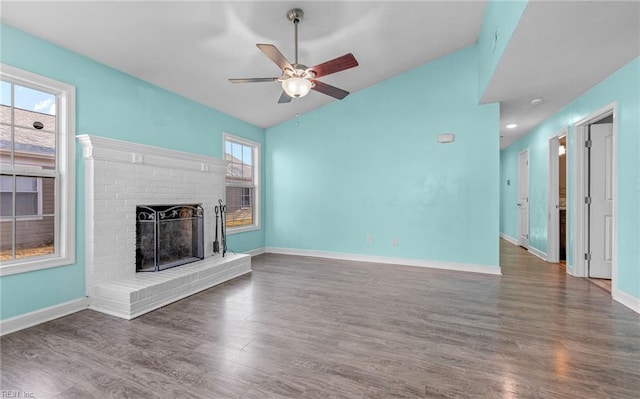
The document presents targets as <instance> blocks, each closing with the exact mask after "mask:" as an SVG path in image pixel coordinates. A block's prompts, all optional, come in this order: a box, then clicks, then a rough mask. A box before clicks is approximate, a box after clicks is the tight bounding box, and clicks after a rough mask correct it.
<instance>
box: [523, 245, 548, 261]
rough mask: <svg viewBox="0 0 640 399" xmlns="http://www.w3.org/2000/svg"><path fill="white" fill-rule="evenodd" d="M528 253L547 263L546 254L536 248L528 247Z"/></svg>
mask: <svg viewBox="0 0 640 399" xmlns="http://www.w3.org/2000/svg"><path fill="white" fill-rule="evenodd" d="M527 250H528V251H529V253H530V254H531V255H535V256H537V257H538V258H540V259H542V260H543V261H545V262H548V260H547V254H546V253H544V252H542V251H541V250H539V249H538V248H535V247H534V246H533V245H530V246H529V248H528V249H527Z"/></svg>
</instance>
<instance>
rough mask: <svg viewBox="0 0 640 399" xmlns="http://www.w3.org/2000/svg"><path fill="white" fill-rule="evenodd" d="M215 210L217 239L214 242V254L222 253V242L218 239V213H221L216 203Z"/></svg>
mask: <svg viewBox="0 0 640 399" xmlns="http://www.w3.org/2000/svg"><path fill="white" fill-rule="evenodd" d="M214 210H215V212H216V240H215V241H214V242H213V253H214V254H219V253H220V242H219V241H218V213H220V209H219V208H218V206H217V205H216V206H215V207H214Z"/></svg>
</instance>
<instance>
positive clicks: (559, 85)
mask: <svg viewBox="0 0 640 399" xmlns="http://www.w3.org/2000/svg"><path fill="white" fill-rule="evenodd" d="M485 5H486V2H485V1H484V0H482V1H466V2H463V1H407V2H405V1H403V2H392V1H386V2H383V1H373V2H365V1H331V2H322V1H301V0H298V1H283V2H273V1H259V2H239V1H216V2H203V1H190V2H185V1H160V2H159V1H138V2H112V1H104V2H95V1H93V2H73V1H71V2H60V1H45V2H13V1H5V0H3V1H2V3H1V19H2V21H3V22H5V23H7V24H9V25H12V26H15V27H16V28H19V29H21V30H23V31H26V32H28V33H31V34H33V35H35V36H38V37H41V38H44V39H46V40H48V41H51V42H53V43H56V44H58V45H60V46H62V47H65V48H67V49H70V50H72V51H75V52H77V53H80V54H83V55H86V56H88V57H90V58H93V59H95V60H97V61H99V62H101V63H103V64H106V65H109V66H111V67H113V68H116V69H119V70H121V71H124V72H126V73H129V74H131V75H134V76H136V77H138V78H140V79H143V80H145V81H148V82H151V83H154V84H156V85H158V86H161V87H164V88H166V89H168V90H171V91H173V92H176V93H179V94H181V95H183V96H185V97H187V98H190V99H192V100H195V101H198V102H200V103H203V104H206V105H208V106H211V107H213V108H216V109H218V110H220V111H223V112H225V113H227V114H230V115H233V116H235V117H237V118H239V119H242V120H245V121H247V122H249V123H252V124H254V125H256V126H260V127H270V126H273V125H276V124H278V123H281V122H283V121H285V120H288V119H291V118H293V117H295V115H296V114H302V113H304V112H307V111H309V110H312V109H314V108H317V107H320V106H322V105H324V104H327V103H329V102H332V101H338V100H335V99H333V98H331V97H328V96H325V95H323V94H320V93H317V92H313V91H312V92H311V93H310V94H309V95H308V96H306V97H304V98H302V99H299V100H295V101H292V102H291V103H289V104H277V100H278V98H279V96H280V93H281V88H280V87H279V85H278V84H276V83H252V84H231V83H229V82H228V81H227V79H228V78H232V77H233V78H241V77H275V76H278V75H279V69H278V68H277V67H276V66H275V64H273V63H272V62H271V61H270V60H269V59H268V58H267V57H266V56H264V54H262V53H261V52H260V51H259V50H258V49H257V48H256V46H255V44H256V43H270V44H274V45H276V46H277V47H278V48H279V49H280V51H281V52H282V53H283V54H284V55H285V56H286V57H287V58H289V60H290V61H293V25H292V24H291V22H289V21H288V20H287V18H286V12H287V11H288V10H289V9H291V8H295V7H299V8H302V9H303V10H304V12H305V16H304V20H303V21H302V22H301V24H300V25H299V41H300V49H299V52H300V54H299V58H300V62H301V63H303V64H306V65H308V66H313V65H316V64H319V63H321V62H324V61H327V60H329V59H333V58H335V57H338V56H340V55H343V54H345V53H348V52H352V53H353V54H354V55H355V57H356V58H357V59H358V61H359V63H360V65H359V66H358V67H357V68H354V69H351V70H347V71H344V72H339V73H337V74H335V75H330V76H327V77H324V78H322V79H321V80H322V81H324V82H326V83H329V84H332V85H335V86H338V87H340V88H343V89H345V90H348V91H350V92H352V93H353V92H356V91H358V90H361V89H363V88H366V87H368V86H371V85H373V84H376V83H378V82H380V81H382V80H384V79H387V78H389V77H391V76H394V75H397V74H399V73H402V72H405V71H408V70H410V69H413V68H415V67H417V66H419V65H421V64H424V63H425V62H428V61H431V60H433V59H436V58H438V57H440V56H442V55H445V54H448V53H450V52H453V51H455V50H458V49H460V48H463V47H466V46H468V45H471V44H473V43H475V42H476V41H477V40H478V35H479V32H480V26H481V23H482V17H483V14H484V9H485ZM639 16H640V3H638V2H581V1H579V2H542V1H532V2H530V3H529V5H528V6H527V8H526V10H525V12H524V14H523V16H522V19H521V21H520V24H519V25H518V27H517V29H516V31H515V33H514V35H513V38H512V40H511V41H510V42H509V45H508V47H507V49H506V50H505V53H504V56H503V59H502V61H501V63H500V65H499V66H498V68H497V70H496V72H495V74H494V76H493V79H492V80H491V82H490V84H489V86H488V88H487V91H486V92H485V95H484V97H483V99H482V100H483V102H498V101H499V102H501V125H502V126H503V127H504V125H505V124H506V123H508V122H511V121H514V122H516V123H518V124H519V127H518V128H517V129H514V130H513V131H508V132H507V131H505V130H504V129H501V130H502V131H501V134H503V135H505V137H504V138H503V139H501V147H504V146H506V145H507V144H509V143H511V142H512V141H513V140H515V138H516V137H518V136H519V135H521V134H524V133H526V131H528V130H529V129H530V128H531V127H533V126H535V125H536V124H538V123H539V122H541V121H542V120H544V119H545V118H547V117H548V116H550V115H551V114H553V113H554V112H555V111H557V110H558V109H560V108H561V107H562V106H564V105H566V104H567V103H568V102H570V101H571V100H573V99H574V98H576V97H577V96H579V95H580V94H582V93H583V92H584V91H585V90H587V89H588V88H590V87H592V86H593V85H594V84H596V83H597V82H599V81H600V80H602V79H603V78H605V77H606V76H608V75H609V74H611V73H612V72H614V71H615V70H616V69H618V68H619V67H621V66H622V65H624V64H625V63H626V62H628V61H629V60H631V59H632V58H633V57H635V56H637V55H638V53H639V52H640V44H639V43H638V40H639V39H638V37H639V32H638V26H639ZM586 60H588V61H589V62H587V63H585V61H586ZM581 63H582V64H581ZM535 97H541V98H543V99H544V100H545V102H544V103H543V104H542V105H541V106H538V107H532V106H531V105H530V104H529V102H530V101H531V99H533V98H535ZM344 101H348V97H347V100H344Z"/></svg>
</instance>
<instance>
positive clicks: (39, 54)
mask: <svg viewBox="0 0 640 399" xmlns="http://www.w3.org/2000/svg"><path fill="white" fill-rule="evenodd" d="M0 36H1V39H0V40H1V42H0V44H1V46H0V60H1V61H2V62H3V63H5V64H8V65H12V66H15V67H17V68H21V69H24V70H27V71H30V72H34V73H37V74H40V75H43V76H46V77H49V78H52V79H56V80H59V81H62V82H66V83H68V84H71V85H74V86H75V87H76V113H77V115H76V132H77V134H91V135H96V136H103V137H109V138H114V139H119V140H126V141H131V142H136V143H141V144H147V145H153V146H158V147H165V148H172V149H176V150H180V151H187V152H192V153H198V154H203V155H208V156H214V157H218V158H221V157H222V133H223V132H228V133H231V134H234V135H238V136H241V137H245V138H248V139H251V140H254V141H257V142H259V143H262V144H263V146H264V130H263V129H261V128H258V127H255V126H253V125H250V124H248V123H245V122H242V121H240V120H238V119H235V118H233V117H231V116H228V115H226V114H223V113H221V112H219V111H217V110H214V109H212V108H209V107H206V106H204V105H202V104H199V103H196V102H194V101H191V100H188V99H186V98H184V97H181V96H179V95H177V94H175V93H171V92H169V91H167V90H164V89H161V88H159V87H157V86H154V85H151V84H149V83H146V82H144V81H141V80H139V79H136V78H134V77H132V76H129V75H126V74H124V73H122V72H119V71H117V70H114V69H112V68H109V67H107V66H105V65H102V64H100V63H97V62H95V61H93V60H91V59H89V58H86V57H83V56H80V55H78V54H75V53H72V52H70V51H67V50H65V49H63V48H61V47H58V46H55V45H53V44H51V43H48V42H46V41H43V40H41V39H38V38H36V37H33V36H30V35H28V34H26V33H24V32H22V31H20V30H17V29H15V28H13V27H10V26H8V25H6V24H2V25H0ZM212 95H214V94H212ZM263 159H264V157H263ZM262 169H263V170H264V161H263V166H262ZM76 170H77V178H76V204H77V210H76V231H77V236H76V263H75V264H73V265H69V266H63V267H58V268H53V269H46V270H41V271H35V272H30V273H24V274H17V275H11V276H6V277H2V278H0V296H1V299H2V301H1V302H2V304H1V305H0V319H6V318H10V317H14V316H17V315H21V314H24V313H28V312H31V311H34V310H38V309H42V308H46V307H49V306H53V305H56V304H60V303H64V302H67V301H70V300H73V299H76V298H80V297H83V296H85V282H84V262H85V253H84V251H85V245H84V224H85V218H84V164H83V161H82V158H81V153H80V150H79V149H78V151H77V162H76ZM262 203H263V204H264V203H265V201H264V198H263V200H262ZM262 214H263V215H264V209H263V212H262ZM263 225H264V223H263ZM262 247H264V229H261V230H258V231H252V232H247V233H242V234H236V235H232V236H230V237H229V248H230V249H233V250H234V251H236V252H244V251H248V250H251V249H255V248H262Z"/></svg>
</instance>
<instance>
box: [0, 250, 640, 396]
mask: <svg viewBox="0 0 640 399" xmlns="http://www.w3.org/2000/svg"><path fill="white" fill-rule="evenodd" d="M461 250H462V249H461ZM501 264H502V271H503V276H491V275H482V274H473V273H461V272H449V271H441V270H432V269H423V268H416V267H403V266H392V265H379V264H367V263H356V262H346V261H334V260H323V259H315V258H305V257H295V256H284V255H261V256H258V257H255V258H254V259H253V270H254V271H253V273H252V274H251V275H247V276H244V277H241V278H238V279H236V280H234V281H231V282H228V283H225V284H222V285H220V286H218V287H214V288H212V289H209V290H207V291H204V292H202V293H200V294H197V295H194V296H192V297H189V298H187V299H184V300H182V301H180V302H177V303H174V304H172V305H169V306H166V307H164V308H162V309H159V310H157V311H154V312H152V313H149V314H147V315H144V316H142V317H140V318H137V319H135V320H133V321H124V320H120V319H117V318H114V317H110V316H107V315H103V314H100V313H97V312H93V311H89V310H86V311H82V312H78V313H75V314H73V315H70V316H67V317H64V318H61V319H58V320H54V321H51V322H49V323H45V324H42V325H39V326H36V327H33V328H30V329H27V330H23V331H19V332H16V333H13V334H9V335H7V336H4V337H2V339H1V355H2V357H1V366H0V367H1V372H2V379H1V381H2V388H1V389H2V392H3V395H4V397H7V394H4V393H6V392H9V394H11V393H12V392H23V391H26V392H29V393H32V394H33V395H32V397H34V398H38V399H41V398H83V399H88V398H184V399H186V398H208V399H210V398H243V399H251V398H260V399H262V398H514V399H515V398H517V399H521V398H522V399H524V398H567V399H577V398H638V393H639V392H640V316H639V315H638V314H636V313H634V312H632V311H631V310H629V309H627V308H625V307H624V306H622V305H620V304H618V303H616V302H614V301H613V300H612V299H611V297H610V296H609V295H607V293H606V292H604V291H603V290H602V289H600V288H599V287H596V286H595V285H593V284H591V283H590V282H589V281H588V280H586V279H578V278H573V277H570V276H567V275H566V274H565V270H564V267H563V266H561V265H558V264H548V263H545V262H543V261H541V260H539V259H538V258H536V257H534V256H532V255H530V254H528V253H527V252H526V251H525V250H524V249H521V248H519V247H516V246H513V245H511V244H509V243H507V242H505V241H502V242H501ZM22 397H24V396H22Z"/></svg>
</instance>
